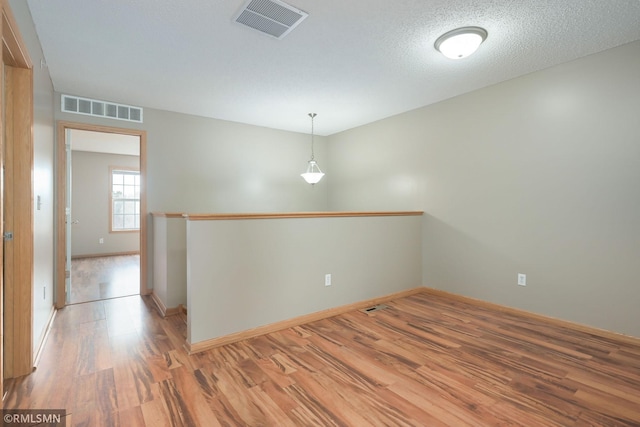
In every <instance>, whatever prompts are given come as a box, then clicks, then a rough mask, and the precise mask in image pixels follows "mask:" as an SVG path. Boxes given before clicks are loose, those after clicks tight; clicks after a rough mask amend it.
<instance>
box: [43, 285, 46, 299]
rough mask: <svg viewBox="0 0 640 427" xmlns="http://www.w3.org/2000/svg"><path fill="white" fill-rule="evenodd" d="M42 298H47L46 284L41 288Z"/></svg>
mask: <svg viewBox="0 0 640 427" xmlns="http://www.w3.org/2000/svg"><path fill="white" fill-rule="evenodd" d="M42 299H47V285H44V287H43V288H42Z"/></svg>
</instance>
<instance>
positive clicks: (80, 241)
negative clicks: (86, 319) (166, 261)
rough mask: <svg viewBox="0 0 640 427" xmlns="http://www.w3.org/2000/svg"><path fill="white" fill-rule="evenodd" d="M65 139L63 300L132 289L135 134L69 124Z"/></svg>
mask: <svg viewBox="0 0 640 427" xmlns="http://www.w3.org/2000/svg"><path fill="white" fill-rule="evenodd" d="M66 145H67V146H69V147H70V152H68V153H67V165H66V166H67V168H66V173H67V180H68V181H69V183H68V185H67V190H68V191H67V207H66V208H68V209H69V211H68V212H69V213H68V214H67V216H68V218H67V220H66V221H65V222H66V225H67V235H66V254H65V258H66V265H65V270H66V271H70V272H71V274H70V277H69V278H68V279H67V282H68V283H66V285H65V289H66V301H65V302H66V304H79V303H83V302H89V301H97V300H103V299H110V298H117V297H123V296H131V295H137V294H139V293H140V188H141V185H140V184H141V179H140V137H139V136H137V135H135V136H134V135H122V134H114V133H105V132H95V131H87V130H78V129H68V130H67V132H66ZM103 195H104V197H101V196H103ZM69 224H70V226H69Z"/></svg>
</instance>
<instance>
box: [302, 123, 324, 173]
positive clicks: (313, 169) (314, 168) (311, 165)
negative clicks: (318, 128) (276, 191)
mask: <svg viewBox="0 0 640 427" xmlns="http://www.w3.org/2000/svg"><path fill="white" fill-rule="evenodd" d="M316 115H317V114H316V113H309V117H311V160H309V162H308V163H307V171H306V172H305V173H301V174H300V176H301V177H303V178H304V180H305V181H307V183H309V184H311V185H314V184H317V183H318V182H320V180H321V179H322V177H323V176H324V174H323V173H322V171H321V170H320V168H319V167H318V164H317V163H316V161H315V158H314V156H313V119H314V118H315V117H316Z"/></svg>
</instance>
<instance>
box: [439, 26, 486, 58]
mask: <svg viewBox="0 0 640 427" xmlns="http://www.w3.org/2000/svg"><path fill="white" fill-rule="evenodd" d="M486 38H487V31H486V30H485V29H484V28H480V27H463V28H457V29H455V30H452V31H449V32H447V33H444V34H443V35H441V36H440V37H438V40H436V42H435V44H434V46H435V48H436V50H438V51H439V52H440V53H442V54H443V55H444V56H446V57H447V58H451V59H460V58H465V57H467V56H469V55H471V54H472V53H473V52H475V51H476V50H477V49H478V47H480V44H481V43H482V42H483V41H484V40H485V39H486Z"/></svg>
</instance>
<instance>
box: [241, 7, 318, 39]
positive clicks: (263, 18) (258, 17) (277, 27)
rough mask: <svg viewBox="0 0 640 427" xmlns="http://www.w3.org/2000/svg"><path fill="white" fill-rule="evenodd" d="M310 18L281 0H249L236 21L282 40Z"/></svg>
mask: <svg viewBox="0 0 640 427" xmlns="http://www.w3.org/2000/svg"><path fill="white" fill-rule="evenodd" d="M307 16H309V14H308V13H306V12H303V11H301V10H299V9H296V8H295V7H292V6H290V5H288V4H286V3H284V2H281V1H280V0H249V1H247V3H245V5H244V6H243V7H242V9H241V10H240V12H238V14H237V15H236V16H235V18H234V21H235V22H237V23H239V24H242V25H246V26H247V27H250V28H253V29H254V30H258V31H260V32H261V33H264V34H267V35H269V36H271V37H275V38H277V39H281V38H283V37H284V36H286V35H287V34H289V32H290V31H291V30H293V29H294V28H295V27H297V26H298V24H300V23H301V22H302V21H304V19H305V18H306V17H307Z"/></svg>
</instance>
